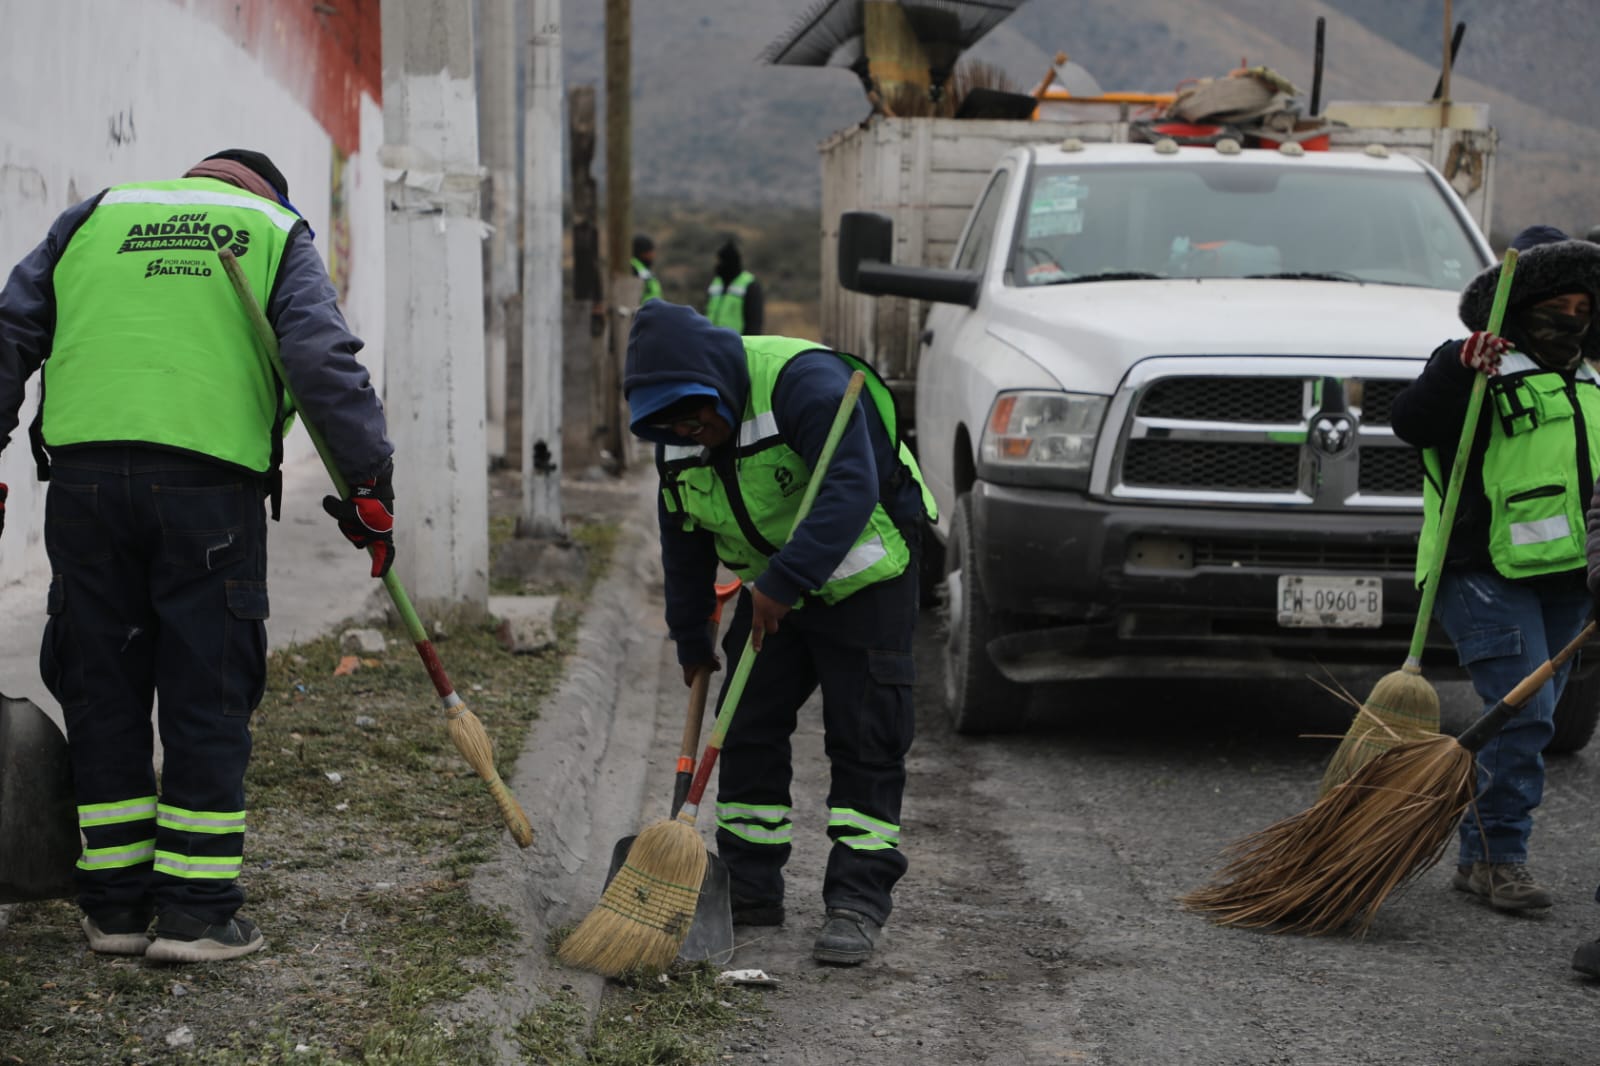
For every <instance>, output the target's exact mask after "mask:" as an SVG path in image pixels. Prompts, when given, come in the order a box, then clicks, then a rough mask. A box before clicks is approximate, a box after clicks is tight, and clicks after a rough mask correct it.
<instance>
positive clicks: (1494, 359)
mask: <svg viewBox="0 0 1600 1066" xmlns="http://www.w3.org/2000/svg"><path fill="white" fill-rule="evenodd" d="M1512 347H1513V345H1512V343H1511V342H1510V341H1508V340H1506V339H1505V338H1504V337H1500V336H1496V335H1495V334H1493V333H1484V332H1481V331H1480V332H1478V333H1474V334H1473V335H1472V336H1470V337H1468V338H1467V339H1466V341H1465V342H1464V343H1463V344H1462V345H1461V365H1462V366H1464V367H1466V368H1467V369H1468V370H1479V371H1482V372H1483V373H1485V374H1487V375H1488V376H1489V377H1494V376H1495V375H1496V374H1498V373H1500V357H1501V356H1503V355H1505V354H1506V353H1507V352H1509V351H1510V350H1511V349H1512Z"/></svg>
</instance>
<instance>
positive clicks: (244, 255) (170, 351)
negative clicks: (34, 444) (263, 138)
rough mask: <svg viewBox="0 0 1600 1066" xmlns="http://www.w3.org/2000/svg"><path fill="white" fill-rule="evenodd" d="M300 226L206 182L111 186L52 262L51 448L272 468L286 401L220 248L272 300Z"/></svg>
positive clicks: (255, 199)
mask: <svg viewBox="0 0 1600 1066" xmlns="http://www.w3.org/2000/svg"><path fill="white" fill-rule="evenodd" d="M300 224H301V223H300V219H299V218H298V217H297V216H295V215H294V213H293V212H290V211H288V210H286V209H284V208H282V207H280V206H279V205H278V204H275V203H273V202H272V201H271V200H267V199H265V198H263V197H260V196H256V195H254V194H253V193H248V192H245V191H244V190H242V189H239V188H236V187H234V186H232V185H229V184H228V183H226V182H222V181H216V180H214V179H211V178H182V179H179V180H176V181H158V182H144V183H139V184H132V185H118V186H114V187H112V188H111V189H108V190H107V191H106V193H105V195H104V196H102V197H101V198H100V202H99V203H98V204H97V205H96V206H95V208H94V210H93V211H91V212H90V213H89V217H88V218H86V219H85V220H84V222H83V225H82V226H80V227H79V228H78V230H77V232H75V233H74V234H73V235H72V238H71V239H70V240H69V241H68V242H67V247H66V249H65V251H63V252H62V254H61V259H60V262H59V263H58V264H57V265H56V270H55V276H54V281H55V293H56V323H57V324H56V331H55V338H54V344H53V346H52V348H51V352H50V356H49V358H48V359H47V360H45V364H44V373H43V378H44V401H43V404H42V407H41V410H40V428H41V430H42V432H43V435H44V442H45V444H46V445H47V446H48V447H64V446H67V445H73V444H90V443H124V442H136V443H140V444H154V445H160V446H163V447H168V448H177V449H181V450H183V451H186V452H193V453H195V454H197V455H203V456H208V457H210V458H214V459H220V460H222V461H223V462H226V463H231V464H233V465H235V466H240V467H243V468H245V469H246V470H252V471H256V472H258V473H265V472H267V471H268V470H270V469H272V468H273V466H274V463H275V458H276V456H277V455H278V443H279V440H280V439H281V435H282V433H283V430H284V428H285V425H286V418H287V414H288V409H289V408H288V401H287V398H286V396H285V395H284V394H283V392H282V391H281V390H280V389H279V387H278V385H277V382H276V379H275V378H274V377H273V376H272V375H271V374H270V373H269V372H268V371H267V369H266V365H265V363H264V357H263V355H262V354H261V352H260V351H259V349H258V347H257V345H258V342H257V340H256V337H255V332H254V331H253V330H252V328H251V326H250V320H249V319H248V318H247V317H246V315H245V311H244V308H243V307H242V306H241V304H240V302H239V297H238V295H237V294H235V292H234V291H233V287H232V285H231V284H230V283H229V281H228V276H227V273H226V272H225V271H224V270H223V267H222V263H221V262H220V261H219V260H218V259H217V251H218V249H220V248H228V249H231V250H232V252H233V254H234V255H235V256H236V257H237V258H238V261H239V265H240V266H241V267H243V268H244V273H245V276H246V278H248V279H249V282H250V287H251V288H252V289H253V290H254V291H255V294H256V299H257V300H258V301H259V302H260V303H261V305H262V306H263V307H265V306H266V304H267V301H268V298H269V296H270V294H271V292H272V283H273V280H274V278H276V276H277V273H278V264H279V262H280V261H281V260H282V258H283V250H284V248H285V246H286V245H287V244H288V240H289V234H290V233H291V232H292V231H293V230H294V228H295V226H297V225H300Z"/></svg>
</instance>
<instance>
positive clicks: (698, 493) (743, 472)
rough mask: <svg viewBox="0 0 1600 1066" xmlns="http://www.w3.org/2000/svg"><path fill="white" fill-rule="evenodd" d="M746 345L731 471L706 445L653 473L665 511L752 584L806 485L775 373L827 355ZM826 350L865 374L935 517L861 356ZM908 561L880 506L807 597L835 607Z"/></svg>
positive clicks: (807, 347) (757, 340) (782, 342)
mask: <svg viewBox="0 0 1600 1066" xmlns="http://www.w3.org/2000/svg"><path fill="white" fill-rule="evenodd" d="M744 349H745V358H746V360H748V362H749V367H750V395H749V398H748V399H747V400H746V401H745V408H744V411H743V412H742V414H741V416H740V417H741V421H740V424H739V427H738V441H737V447H736V452H735V456H734V460H733V463H732V465H731V466H730V467H727V468H725V469H723V470H721V471H718V470H717V469H715V468H713V467H712V465H711V455H710V450H709V449H707V448H702V447H699V446H667V447H666V448H664V449H663V453H662V460H661V463H660V467H659V468H660V473H661V486H662V498H663V500H664V501H665V505H666V509H667V511H668V512H669V513H671V514H676V515H681V516H682V520H683V525H684V528H685V529H705V530H707V531H709V532H710V533H711V534H712V536H713V539H714V540H715V542H716V550H717V556H718V558H719V559H721V560H722V562H723V564H724V565H725V566H727V567H728V569H730V570H732V571H733V572H734V573H735V574H737V575H739V577H740V578H741V579H743V580H744V581H745V582H746V583H750V582H754V581H755V580H756V579H757V578H758V577H760V576H761V575H762V574H763V573H765V572H766V569H767V562H768V560H769V558H770V557H771V556H773V555H775V554H777V552H778V550H779V548H781V547H782V546H783V544H784V542H785V541H786V540H787V539H788V537H789V531H790V529H791V528H792V527H793V525H794V519H795V515H796V514H798V513H799V509H800V500H801V498H802V497H803V496H804V495H805V489H806V486H807V485H808V484H809V483H810V481H811V468H810V467H808V466H807V465H806V463H805V460H804V459H803V458H801V456H800V454H799V453H798V452H796V451H794V450H793V449H792V448H790V447H789V446H788V445H787V444H786V443H784V441H783V440H782V439H781V438H780V437H779V436H778V427H777V421H776V419H775V418H774V417H773V413H772V393H773V390H774V388H776V386H777V382H778V373H779V371H781V370H782V369H783V367H784V364H786V363H787V362H788V361H789V360H790V359H793V358H794V357H795V356H797V355H799V354H800V353H801V352H811V351H826V350H827V349H823V348H819V346H818V345H817V344H816V343H815V342H813V341H807V340H796V339H794V338H791V337H745V338H744ZM833 354H834V355H837V356H838V357H839V358H841V359H843V360H845V362H846V363H848V364H849V365H850V366H851V368H852V369H860V370H863V371H864V372H865V373H866V389H865V394H866V396H867V397H868V398H869V399H870V400H871V403H872V407H873V410H874V411H875V412H876V413H877V416H878V417H879V418H880V419H881V420H882V421H883V424H884V427H885V428H886V429H887V430H888V432H889V435H890V439H892V440H895V441H896V442H898V444H899V453H900V458H901V461H902V462H903V463H904V464H905V467H906V471H907V472H908V473H909V475H910V476H911V477H912V478H914V479H915V480H916V482H917V486H918V488H919V489H920V490H921V492H922V500H923V507H924V509H925V511H926V512H927V515H928V517H929V519H930V520H931V519H932V518H934V517H935V516H936V513H937V512H936V510H935V508H934V506H933V496H932V494H931V493H929V491H928V489H927V486H926V485H924V484H923V481H922V471H921V470H920V469H919V468H918V467H917V461H916V459H915V458H914V457H912V455H911V451H910V449H909V448H907V447H906V446H905V444H904V442H901V441H899V430H898V425H897V422H896V417H895V411H894V397H893V395H892V394H890V392H889V387H888V386H887V385H885V384H884V383H883V379H882V378H880V377H878V375H877V374H876V373H875V372H873V370H872V368H871V367H868V366H867V365H866V364H865V363H863V362H861V360H859V359H857V358H855V357H854V356H851V355H846V354H844V353H843V352H834V353H833ZM824 476H826V475H824ZM910 559H911V552H910V548H909V547H908V546H907V545H906V542H905V538H904V537H902V536H901V535H900V531H899V529H897V528H896V527H895V524H894V521H893V520H892V519H891V518H890V517H889V515H888V512H886V511H885V510H884V509H883V504H882V503H881V502H880V503H878V504H877V505H875V506H874V507H873V509H872V516H871V517H870V518H869V519H868V521H867V524H866V527H865V528H864V529H862V530H861V532H860V535H858V536H857V537H856V540H855V544H854V545H853V546H852V547H851V549H850V551H849V552H848V553H847V554H846V555H845V557H844V559H843V560H842V561H841V562H840V563H839V566H838V567H837V569H835V570H834V572H833V573H832V574H831V575H830V576H829V578H828V580H827V581H826V582H824V583H823V585H822V587H821V588H820V589H813V590H811V592H812V593H813V594H815V595H817V596H818V597H820V598H821V599H822V601H823V602H824V603H837V602H839V601H840V600H842V599H844V598H845V597H846V596H848V595H850V594H851V593H852V592H855V591H857V590H858V589H862V588H865V587H866V586H868V585H871V584H874V583H876V582H879V581H887V580H889V579H890V578H893V577H897V576H898V575H899V574H900V573H902V572H903V571H904V570H905V568H906V566H907V565H908V564H909V562H910Z"/></svg>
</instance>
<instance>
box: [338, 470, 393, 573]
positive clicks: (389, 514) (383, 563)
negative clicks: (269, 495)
mask: <svg viewBox="0 0 1600 1066" xmlns="http://www.w3.org/2000/svg"><path fill="white" fill-rule="evenodd" d="M322 509H323V510H324V511H327V512H328V514H330V515H331V516H333V517H334V518H336V519H338V521H339V532H340V533H343V534H344V535H345V538H346V539H347V540H349V541H350V543H351V544H354V545H355V546H356V547H357V548H362V549H366V548H371V549H372V576H373V577H383V576H384V575H385V574H387V573H388V572H389V568H390V567H391V566H393V565H394V487H393V486H392V485H391V484H390V482H389V476H388V475H387V474H385V475H384V476H382V477H377V478H370V479H368V480H366V481H363V482H361V483H360V484H356V485H351V486H350V498H349V499H348V500H341V499H340V498H339V497H337V496H324V497H323V498H322Z"/></svg>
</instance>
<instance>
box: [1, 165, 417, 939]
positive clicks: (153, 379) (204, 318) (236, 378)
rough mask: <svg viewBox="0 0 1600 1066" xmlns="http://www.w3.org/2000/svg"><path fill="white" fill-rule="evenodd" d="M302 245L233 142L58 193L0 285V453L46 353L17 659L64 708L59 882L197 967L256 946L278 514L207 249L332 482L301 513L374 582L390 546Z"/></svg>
mask: <svg viewBox="0 0 1600 1066" xmlns="http://www.w3.org/2000/svg"><path fill="white" fill-rule="evenodd" d="M311 239H312V238H311V230H310V227H309V226H307V224H306V222H305V221H304V220H303V219H302V218H300V216H299V212H298V211H296V210H295V208H294V206H293V205H292V204H290V203H289V184H288V182H287V181H286V180H285V179H284V176H283V174H282V173H281V172H280V171H279V170H278V168H277V167H276V166H274V165H273V163H272V161H271V160H270V159H268V158H267V157H266V156H265V155H262V154H261V153H260V152H255V151H248V150H244V149H229V150H227V151H224V152H219V153H217V154H216V155H213V156H209V157H207V158H206V159H204V160H202V161H201V162H199V163H197V164H196V165H195V166H193V167H191V168H190V169H189V171H188V172H187V173H186V174H185V175H184V176H183V177H182V178H180V179H178V180H175V181H153V182H139V183H134V184H127V185H115V186H112V187H111V188H109V189H107V190H105V191H104V192H101V193H99V194H98V195H96V196H93V197H91V198H89V199H87V200H84V201H83V202H82V203H79V204H77V205H76V206H74V207H69V208H68V209H67V210H66V211H64V212H63V213H62V214H61V215H60V216H59V217H58V218H57V219H56V220H55V222H54V224H53V225H51V227H50V230H49V233H48V235H47V236H46V237H45V239H44V241H43V242H41V243H40V244H39V246H38V247H36V248H35V249H34V250H33V251H32V252H30V253H28V255H27V256H26V257H24V258H23V260H22V261H21V262H20V263H18V264H17V266H16V268H15V269H13V270H12V272H11V276H10V279H9V280H8V281H7V282H6V285H5V288H4V289H3V290H0V449H3V448H4V447H5V445H6V443H7V442H8V440H9V439H10V436H11V432H12V430H14V429H16V427H17V422H18V412H19V410H20V408H21V406H22V400H23V391H24V386H25V384H26V382H27V380H28V378H30V377H31V376H32V375H33V373H34V372H35V371H39V370H40V368H41V366H42V367H43V369H42V371H41V373H42V377H43V382H42V384H41V386H40V394H41V397H42V398H41V400H40V404H39V412H38V416H37V417H36V418H35V419H34V422H33V425H32V427H31V429H30V432H29V435H30V438H31V440H32V443H33V452H34V458H35V460H36V461H37V463H38V465H39V477H40V480H45V481H48V482H49V484H50V488H49V492H48V494H47V496H46V498H45V524H44V546H45V551H46V552H47V553H48V555H49V557H50V569H51V579H50V591H49V603H48V610H49V616H50V617H49V621H48V622H47V623H46V625H45V630H44V640H43V647H42V649H41V651H40V654H39V672H40V674H41V675H42V677H43V680H44V683H45V687H46V688H48V689H49V691H50V694H51V695H52V696H54V697H55V698H56V699H57V700H58V701H59V702H60V704H61V708H62V712H63V714H64V716H65V718H66V727H67V744H68V753H69V758H70V760H71V764H72V782H73V790H74V792H75V794H76V795H75V798H76V803H77V809H78V825H79V828H80V830H81V831H82V834H83V852H82V855H81V856H80V858H79V859H78V863H77V871H76V877H77V888H78V898H77V902H78V907H79V909H80V910H81V911H82V912H83V917H82V920H81V925H82V928H83V931H84V935H85V936H86V937H87V938H88V941H89V948H90V950H92V951H95V952H98V953H100V954H105V955H143V956H145V957H146V958H149V959H154V960H157V961H162V962H215V961H219V960H222V959H232V958H237V957H239V956H241V955H248V954H250V953H251V952H253V951H256V950H257V949H259V948H260V947H261V945H262V943H263V939H262V935H261V931H260V930H259V929H257V928H256V926H255V924H254V923H253V922H251V921H249V920H248V919H246V918H241V917H239V916H238V915H237V913H236V912H237V911H238V909H239V907H240V905H241V904H242V903H243V902H244V890H243V889H242V888H240V886H239V884H238V877H239V874H240V871H241V869H242V868H243V861H244V832H245V793H244V778H245V769H246V767H247V766H248V765H249V762H250V749H251V738H250V716H251V714H252V712H254V710H255V708H256V705H257V704H258V703H259V702H260V701H261V695H262V691H263V689H264V687H265V685H266V679H267V634H266V618H267V521H266V503H267V502H268V501H271V503H272V510H273V517H274V518H276V517H277V508H278V503H279V499H280V496H281V477H280V471H279V465H280V463H281V461H282V457H283V435H284V432H285V430H286V428H287V426H288V421H287V420H288V417H289V415H290V413H291V412H290V410H289V407H288V401H287V396H286V395H285V392H284V390H283V388H282V386H281V385H280V384H279V382H278V380H277V377H276V375H274V374H273V373H272V372H271V371H270V370H269V369H268V367H267V365H266V361H265V359H266V357H265V355H264V353H262V352H261V350H260V347H259V341H258V340H257V338H256V335H255V333H254V330H253V328H252V327H251V324H250V319H249V318H248V317H247V315H246V313H245V311H244V309H243V307H242V306H241V305H240V302H239V297H238V296H237V294H236V293H235V292H234V290H233V287H232V285H231V284H230V282H229V278H228V274H227V273H226V271H225V270H224V269H223V266H222V263H221V262H220V261H219V260H218V258H217V251H218V250H219V249H221V248H228V249H229V250H230V251H232V253H233V254H234V256H235V257H236V258H237V260H238V263H239V266H240V268H241V269H242V270H243V272H244V274H245V276H246V278H247V279H248V280H249V282H250V284H251V287H252V288H253V289H254V291H255V293H256V295H257V298H258V299H259V300H260V302H261V304H262V306H263V307H264V308H265V310H266V316H267V321H268V322H269V323H271V325H272V328H273V331H274V332H275V333H276V334H277V337H278V342H279V347H280V354H281V356H282V359H283V363H284V367H285V370H286V371H287V373H288V375H289V379H290V380H289V382H288V383H287V384H288V385H289V387H290V391H291V392H292V393H293V394H294V395H295V396H298V397H299V398H301V399H302V400H303V401H304V402H305V404H306V407H305V409H304V410H303V411H301V412H300V414H301V415H302V416H303V417H304V418H306V419H308V420H309V421H310V422H311V423H312V424H313V425H315V426H316V427H317V428H318V429H320V430H321V431H322V434H323V436H324V438H325V439H326V441H327V443H328V446H329V448H330V450H331V455H332V458H333V459H334V460H335V461H336V462H337V464H338V466H339V468H340V472H341V473H342V474H343V475H344V476H345V478H346V479H347V480H348V482H349V484H350V485H351V486H352V489H353V491H352V493H351V496H350V499H348V500H340V499H338V498H337V497H333V496H329V497H327V498H325V499H324V501H323V508H324V509H325V510H327V511H328V513H329V514H330V515H332V516H333V517H335V518H336V519H337V520H338V522H339V529H340V531H341V532H342V533H343V534H344V535H345V537H347V538H348V539H349V540H350V541H351V542H352V543H353V544H355V545H356V547H358V548H366V547H371V548H372V549H373V552H372V576H373V577H381V576H382V575H383V574H384V573H386V572H387V571H388V569H389V567H390V566H391V565H392V564H393V562H394V533H393V526H394V516H393V501H394V492H393V490H392V489H391V488H390V485H391V472H392V455H393V452H394V448H393V446H392V445H391V444H390V443H389V440H388V436H387V432H388V431H387V427H386V422H385V418H384V412H383V405H382V403H381V401H380V400H379V398H378V394H377V393H376V392H375V391H373V388H372V385H371V382H370V380H369V378H368V376H367V371H366V369H365V368H364V367H363V366H362V365H361V363H360V362H358V361H357V359H356V353H357V352H359V351H360V350H361V347H362V342H361V340H360V338H358V337H356V336H355V335H354V334H352V333H351V332H350V329H349V327H348V326H347V325H345V321H344V318H343V316H342V315H341V314H340V313H339V309H338V305H337V297H336V296H335V294H334V289H333V285H332V283H330V282H329V280H328V272H327V269H326V268H325V267H324V266H323V263H322V257H321V255H320V254H319V253H318V252H317V250H316V248H315V247H314V246H313V245H312V243H311ZM3 491H4V486H0V493H3ZM0 517H3V514H0ZM153 704H158V705H159V706H158V720H159V728H160V731H161V743H162V750H163V759H162V768H161V778H160V782H159V785H158V783H157V779H156V771H155V766H154V757H155V740H154V736H153V735H152V733H153V731H152V729H151V710H152V705H153ZM152 919H154V921H155V939H154V940H151V938H150V923H151V920H152Z"/></svg>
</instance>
